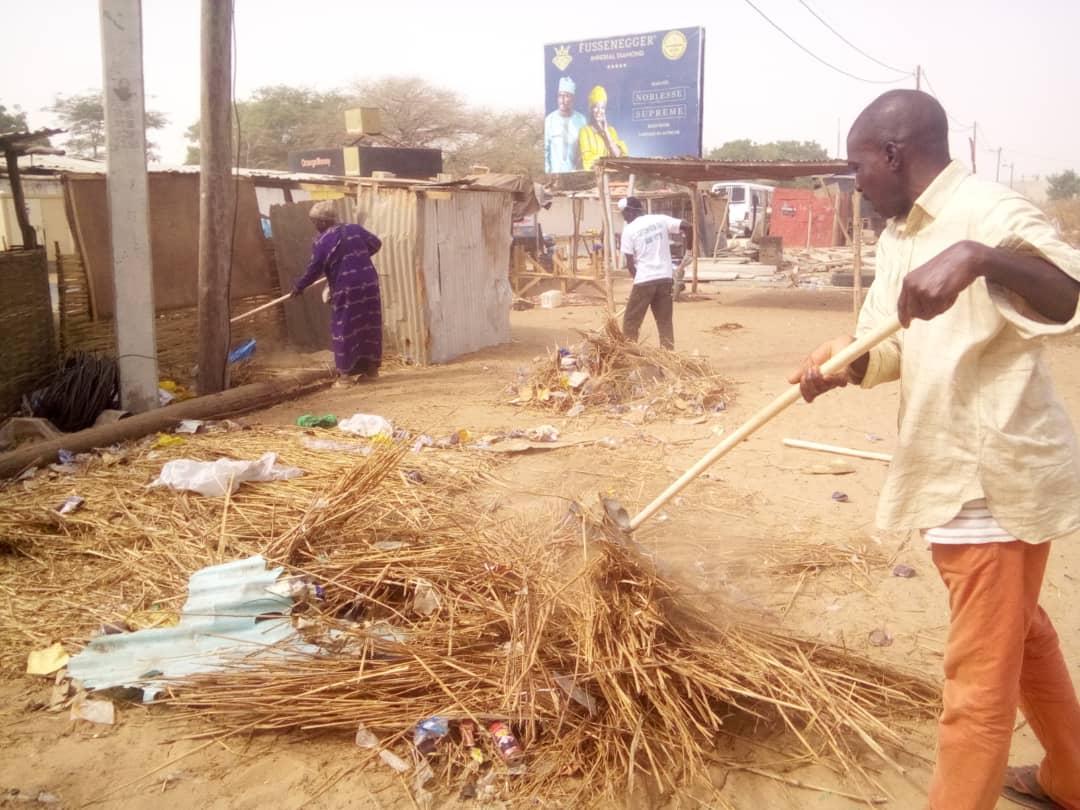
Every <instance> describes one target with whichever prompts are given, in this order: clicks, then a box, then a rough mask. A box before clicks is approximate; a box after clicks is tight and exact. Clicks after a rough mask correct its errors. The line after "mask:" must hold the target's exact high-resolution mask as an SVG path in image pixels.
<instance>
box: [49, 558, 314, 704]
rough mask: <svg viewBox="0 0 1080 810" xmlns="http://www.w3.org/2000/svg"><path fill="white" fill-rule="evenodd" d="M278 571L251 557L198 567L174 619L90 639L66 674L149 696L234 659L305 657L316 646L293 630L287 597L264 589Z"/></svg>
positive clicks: (95, 686)
mask: <svg viewBox="0 0 1080 810" xmlns="http://www.w3.org/2000/svg"><path fill="white" fill-rule="evenodd" d="M282 570H283V569H282V568H280V567H278V568H271V569H267V568H266V560H264V559H263V558H262V557H261V556H255V557H250V558H248V559H246V560H237V561H235V562H230V563H225V564H223V565H214V566H210V567H209V568H203V569H201V570H199V571H196V572H195V573H194V574H192V575H191V577H190V579H189V580H188V599H187V602H186V603H185V604H184V607H183V610H182V612H181V614H180V623H179V624H178V625H176V626H175V627H160V628H153V629H150V630H140V631H138V632H135V633H120V634H118V635H109V636H101V637H99V638H95V639H93V640H91V641H90V643H89V644H87V645H86V648H85V649H84V650H83V651H82V652H80V653H79V654H78V655H74V656H72V657H71V660H70V661H68V673H69V674H70V676H71V677H72V678H74V679H75V680H77V681H79V682H81V683H82V685H83V687H84V688H86V689H97V690H100V689H108V688H110V687H114V686H130V687H139V688H141V689H142V692H143V699H144V700H146V701H151V700H153V699H154V698H155V697H156V696H157V695H158V694H159V693H160V692H161V691H162V690H163V689H164V688H165V687H166V686H167V685H169V684H170V683H175V682H176V681H177V680H180V679H182V678H185V677H188V676H191V675H194V674H196V673H203V672H218V671H221V670H223V669H226V668H227V667H229V666H230V664H234V663H235V662H236V661H238V660H243V662H244V664H245V666H247V665H251V664H252V663H253V662H255V661H270V662H284V661H288V660H291V659H293V658H304V659H309V658H310V657H311V656H313V655H314V654H315V653H317V652H318V651H319V648H318V647H316V646H314V645H311V644H306V643H304V642H303V640H302V639H301V638H300V636H299V635H298V634H297V632H296V630H295V629H294V628H293V626H292V623H291V621H290V618H289V613H290V611H291V610H292V607H293V602H292V600H291V599H289V598H288V597H283V596H278V595H276V594H273V593H270V592H269V590H268V589H269V587H270V586H271V585H273V584H274V583H275V582H276V581H277V580H278V578H279V577H280V576H281V573H282Z"/></svg>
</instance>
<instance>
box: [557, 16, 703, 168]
mask: <svg viewBox="0 0 1080 810" xmlns="http://www.w3.org/2000/svg"><path fill="white" fill-rule="evenodd" d="M704 69H705V29H704V28H678V29H672V30H670V31H650V32H649V33H646V34H630V35H627V36H620V37H608V38H605V39H586V40H582V41H580V42H560V43H553V44H550V45H545V46H544V81H545V83H546V88H545V99H546V104H545V107H544V109H545V110H547V114H546V116H545V118H544V170H545V171H546V172H548V173H549V174H558V173H561V172H574V171H590V170H592V169H593V167H594V164H595V162H596V161H597V160H598V159H599V158H601V157H605V156H607V155H614V156H626V155H630V156H633V157H658V158H662V157H701V121H702V116H701V107H702V105H701V88H702V84H703V77H704Z"/></svg>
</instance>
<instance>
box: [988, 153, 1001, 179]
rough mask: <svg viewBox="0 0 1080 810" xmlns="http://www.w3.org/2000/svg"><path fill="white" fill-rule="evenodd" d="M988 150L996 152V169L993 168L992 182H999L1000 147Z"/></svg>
mask: <svg viewBox="0 0 1080 810" xmlns="http://www.w3.org/2000/svg"><path fill="white" fill-rule="evenodd" d="M990 151H991V152H997V156H998V158H997V169H995V170H994V182H995V183H1000V182H1001V147H1000V146H999V147H998V148H997V149H991V150H990Z"/></svg>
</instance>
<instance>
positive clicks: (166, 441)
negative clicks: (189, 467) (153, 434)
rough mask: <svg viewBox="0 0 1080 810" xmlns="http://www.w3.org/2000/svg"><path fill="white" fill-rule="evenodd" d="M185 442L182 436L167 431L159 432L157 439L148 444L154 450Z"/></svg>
mask: <svg viewBox="0 0 1080 810" xmlns="http://www.w3.org/2000/svg"><path fill="white" fill-rule="evenodd" d="M185 442H187V439H185V438H184V437H183V436H171V435H169V434H168V433H159V434H158V436H157V440H156V441H155V442H154V443H153V444H152V445H150V446H151V447H152V448H153V449H155V450H160V449H162V448H163V447H177V446H179V445H181V444H184V443H185Z"/></svg>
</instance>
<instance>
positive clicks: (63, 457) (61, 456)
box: [56, 449, 75, 464]
mask: <svg viewBox="0 0 1080 810" xmlns="http://www.w3.org/2000/svg"><path fill="white" fill-rule="evenodd" d="M56 458H57V460H58V461H59V462H60V463H61V464H74V463H75V454H74V453H72V452H71V451H70V450H64V449H60V450H57V451H56Z"/></svg>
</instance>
